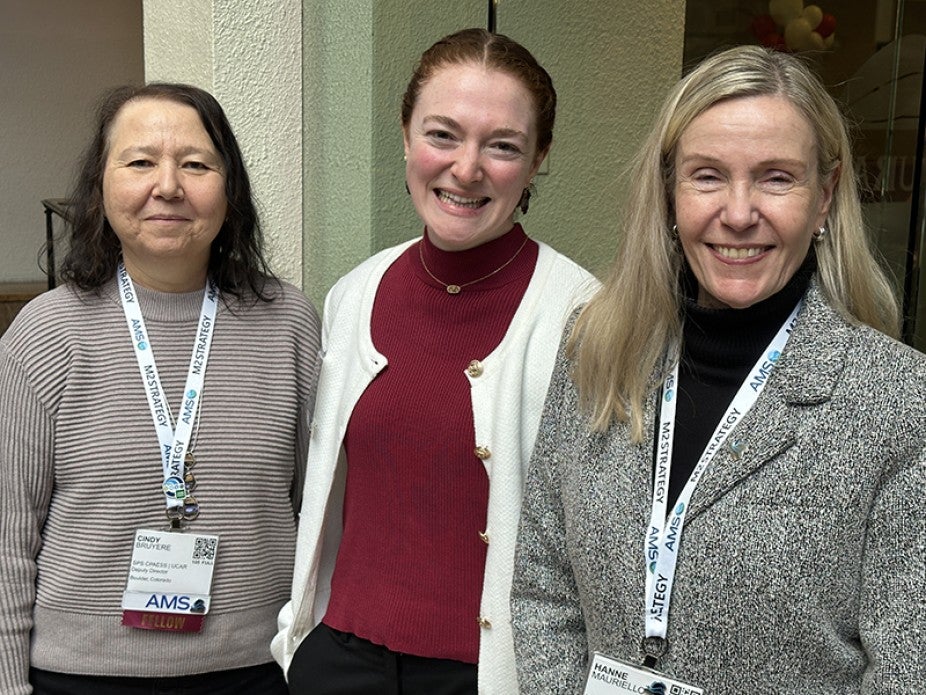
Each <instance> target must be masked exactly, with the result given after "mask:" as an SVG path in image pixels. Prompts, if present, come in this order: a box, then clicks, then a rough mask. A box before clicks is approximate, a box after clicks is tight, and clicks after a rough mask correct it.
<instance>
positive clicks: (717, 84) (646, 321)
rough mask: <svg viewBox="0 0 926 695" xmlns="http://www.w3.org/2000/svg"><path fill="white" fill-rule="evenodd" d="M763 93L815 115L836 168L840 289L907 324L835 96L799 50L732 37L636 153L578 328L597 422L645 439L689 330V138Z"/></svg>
mask: <svg viewBox="0 0 926 695" xmlns="http://www.w3.org/2000/svg"><path fill="white" fill-rule="evenodd" d="M760 95H778V96H782V97H784V98H786V99H788V100H789V101H790V102H791V103H792V104H793V105H794V106H795V107H796V108H797V109H798V110H799V111H800V112H801V113H802V114H803V115H804V117H805V118H807V120H808V122H809V123H810V124H811V127H812V128H813V131H814V133H815V134H816V140H817V152H818V164H817V166H818V172H817V173H818V181H820V182H821V185H822V182H823V181H825V180H826V179H827V177H830V176H832V177H834V178H835V180H836V183H835V187H834V191H833V199H832V202H831V205H830V210H829V215H828V224H827V226H828V227H829V230H830V233H829V235H828V237H827V238H826V239H825V241H824V242H823V243H820V244H818V245H817V246H816V253H817V264H818V267H817V274H818V279H819V282H820V285H821V286H822V289H823V291H824V293H825V294H826V296H827V298H828V300H829V301H830V302H831V303H832V304H833V306H835V307H836V309H837V310H838V311H839V312H840V313H842V314H843V315H844V316H845V317H846V318H847V319H849V320H850V321H853V322H858V323H865V324H868V325H870V326H872V327H874V328H876V329H878V330H880V331H883V332H884V333H887V334H888V335H891V336H894V337H896V336H897V335H898V334H899V326H900V312H899V310H898V307H897V302H896V299H895V298H894V294H893V292H892V289H891V284H890V282H889V281H888V279H887V277H886V276H885V274H884V272H883V271H882V270H881V268H880V266H879V264H878V262H877V260H876V259H875V256H874V254H873V253H872V250H871V248H870V246H869V242H868V239H867V236H866V233H865V229H864V223H863V221H862V210H861V205H860V202H859V197H858V188H857V185H856V177H855V170H854V167H853V162H852V150H851V145H850V142H849V135H848V132H847V128H846V125H845V121H844V120H843V118H842V116H841V114H840V112H839V108H838V107H837V105H836V103H835V101H834V100H833V98H832V97H831V96H830V95H829V94H828V93H827V91H826V89H825V88H824V86H823V84H822V83H821V82H820V81H819V79H818V78H817V77H816V76H815V75H814V74H813V73H812V72H811V71H810V69H809V68H808V67H807V66H806V65H804V64H803V63H802V62H801V61H800V60H798V59H797V58H795V57H793V56H790V55H787V54H784V53H779V52H775V51H770V50H767V49H764V48H761V47H759V46H738V47H736V48H731V49H729V50H726V51H723V52H722V53H718V54H716V55H714V56H712V57H710V58H708V59H707V60H705V61H704V62H702V63H701V64H700V65H699V66H698V67H697V68H695V69H694V70H693V71H692V72H691V73H690V74H688V75H687V76H686V77H684V78H683V79H682V80H681V81H680V82H679V83H678V84H677V85H676V86H675V87H674V88H673V90H672V91H671V92H670V94H669V96H668V98H667V99H666V101H665V103H664V105H663V107H662V110H661V112H660V114H659V116H658V118H657V121H656V124H655V126H654V127H653V129H652V131H651V132H650V134H649V136H648V137H647V139H646V140H645V142H644V144H643V146H642V148H641V149H640V151H639V153H638V154H637V156H636V158H635V159H634V161H633V166H632V169H631V189H630V193H629V196H628V199H627V206H626V208H625V214H624V228H623V240H622V242H621V243H620V245H619V247H618V250H617V254H616V256H615V258H614V261H613V263H612V265H611V268H610V270H609V271H608V274H607V276H606V278H605V280H604V284H603V286H602V287H601V289H600V290H599V291H598V293H597V294H596V295H595V296H594V297H593V298H592V299H591V301H590V302H589V303H588V304H587V305H586V307H585V308H584V309H583V310H582V312H581V314H580V315H579V317H578V320H577V321H576V324H575V326H574V328H573V331H572V334H571V336H570V339H569V344H568V349H569V351H570V354H571V356H572V357H573V359H574V373H573V377H574V379H575V381H576V384H577V387H578V391H579V399H580V403H581V405H582V407H583V408H584V409H585V410H586V411H587V412H588V413H589V414H590V416H591V421H592V426H593V427H594V428H595V429H596V430H604V429H606V428H607V427H608V426H609V425H610V424H611V423H612V422H613V421H614V420H618V421H622V422H627V421H629V422H630V436H631V439H632V440H633V441H640V440H641V439H642V436H643V411H644V401H645V400H646V398H647V396H648V394H650V393H652V392H653V390H654V389H655V388H656V387H657V386H658V384H659V383H660V381H661V378H662V377H663V376H664V374H663V371H664V367H663V364H664V357H665V351H666V348H667V346H668V345H673V344H677V343H678V339H679V338H680V335H681V320H680V310H681V306H680V305H681V300H680V274H681V271H682V267H683V261H684V258H683V255H682V251H681V248H680V246H679V245H678V244H676V243H675V241H674V239H673V238H672V232H671V230H670V228H671V226H672V222H673V220H674V213H673V200H672V191H673V186H674V178H675V171H674V165H675V152H676V147H677V145H678V141H679V138H680V137H681V135H682V133H683V132H684V131H685V129H686V128H687V127H688V125H689V124H690V123H691V122H692V121H693V120H694V119H695V118H697V117H698V116H699V115H700V114H702V113H703V112H704V111H706V110H707V109H708V108H710V107H711V106H713V105H714V104H716V103H718V102H720V101H724V100H727V99H735V98H739V97H748V96H760Z"/></svg>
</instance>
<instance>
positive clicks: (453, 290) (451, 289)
mask: <svg viewBox="0 0 926 695" xmlns="http://www.w3.org/2000/svg"><path fill="white" fill-rule="evenodd" d="M447 294H460V286H459V285H447Z"/></svg>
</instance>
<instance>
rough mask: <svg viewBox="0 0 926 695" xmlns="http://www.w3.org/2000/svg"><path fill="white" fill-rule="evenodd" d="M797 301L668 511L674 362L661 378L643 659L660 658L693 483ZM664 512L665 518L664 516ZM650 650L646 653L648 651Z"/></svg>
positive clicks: (783, 334) (781, 341) (754, 384)
mask: <svg viewBox="0 0 926 695" xmlns="http://www.w3.org/2000/svg"><path fill="white" fill-rule="evenodd" d="M802 304H803V300H802V301H800V302H798V303H797V306H795V307H794V310H793V311H792V312H791V315H790V316H788V318H787V319H786V320H785V322H784V323H783V324H782V326H781V328H780V329H778V333H776V334H775V337H774V338H772V342H771V343H769V345H768V347H767V348H766V349H765V350H764V351H763V352H762V355H761V356H760V357H759V360H758V361H757V362H756V364H755V366H753V368H752V370H751V371H750V372H749V376H747V377H746V380H745V381H744V382H743V383H742V385H741V386H740V388H739V390H738V391H737V392H736V395H735V396H734V397H733V400H732V401H731V402H730V405H729V407H728V408H727V411H726V413H724V415H723V417H722V418H721V419H720V423H719V424H718V425H717V427H716V429H714V433H713V434H712V435H711V438H710V439H709V440H708V443H707V446H706V447H705V448H704V452H703V453H702V454H701V457H700V458H699V459H698V462H697V463H696V464H695V467H694V470H693V471H692V472H691V477H689V478H688V482H687V483H686V484H685V487H684V488H683V489H682V492H681V493H680V494H679V496H678V500H676V502H675V506H674V507H673V508H672V510H671V512H668V499H667V496H668V492H669V485H668V482H669V472H670V470H671V466H672V444H673V440H674V438H675V407H676V403H677V398H676V396H677V385H678V363H677V362H676V363H675V366H674V367H673V368H672V372H671V374H669V376H668V377H666V380H665V382H664V383H663V387H662V406H661V410H660V413H659V432H658V433H657V437H658V445H657V448H656V466H655V476H654V482H653V505H652V511H651V513H650V523H649V531H648V533H647V535H646V544H645V548H644V552H645V562H646V614H645V617H646V638H645V639H644V641H643V644H644V652H647V653H648V657H653V656H661V655H662V654H663V653H665V650H666V641H665V638H666V629H667V627H668V622H669V602H670V600H671V598H672V585H673V582H674V581H675V567H676V563H677V561H678V549H679V544H680V542H681V537H682V530H683V529H684V526H685V515H686V514H687V512H688V505H689V502H690V501H691V496H692V494H693V493H694V490H695V488H696V487H697V485H698V481H699V480H700V479H701V476H702V475H703V474H704V471H705V470H706V469H707V466H708V464H709V463H710V461H711V459H712V458H713V456H714V454H715V453H716V452H717V451H718V449H720V447H721V446H722V445H723V443H724V442H725V441H726V439H727V435H729V434H730V432H732V431H733V429H734V428H735V427H736V425H737V423H738V422H739V421H740V420H742V418H743V417H744V416H745V415H746V413H748V412H749V410H750V408H752V406H753V404H754V403H755V402H756V399H757V398H758V397H759V394H760V393H762V390H763V389H764V388H765V384H766V383H767V382H768V378H769V375H770V374H771V372H772V370H773V369H774V367H775V364H776V363H777V362H778V358H779V357H780V356H781V351H782V350H783V349H784V347H785V343H787V342H788V338H789V337H790V335H791V331H792V330H793V329H794V324H795V322H796V321H797V314H798V312H799V311H800V309H801V306H802ZM667 512H668V515H667ZM650 645H652V648H650Z"/></svg>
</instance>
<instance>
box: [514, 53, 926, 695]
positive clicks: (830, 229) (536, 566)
mask: <svg viewBox="0 0 926 695" xmlns="http://www.w3.org/2000/svg"><path fill="white" fill-rule="evenodd" d="M631 180H632V181H633V186H632V190H631V194H630V198H629V202H628V208H627V209H628V212H627V215H626V224H625V227H624V230H623V232H624V237H623V241H622V243H621V245H620V248H619V250H618V253H617V257H616V258H615V261H614V264H613V267H612V270H611V272H610V274H609V276H608V277H607V279H606V281H605V283H604V286H603V287H602V289H601V290H600V291H599V292H598V294H596V296H595V297H594V298H593V299H592V300H591V301H590V302H589V303H588V305H587V306H586V307H585V308H584V309H583V310H582V311H581V313H580V314H579V316H578V318H577V319H576V320H575V322H574V324H573V325H572V326H571V327H570V328H567V336H568V338H567V340H566V341H565V342H564V347H563V349H562V350H561V353H560V357H559V360H558V363H557V367H556V368H555V371H554V377H553V380H552V382H551V386H550V392H549V394H548V398H547V404H546V409H545V413H544V416H543V419H542V421H541V426H540V435H539V437H538V441H537V446H536V448H535V451H534V456H533V459H532V464H531V471H530V473H529V477H528V482H527V491H526V497H525V501H524V507H523V510H522V518H521V530H520V535H519V542H518V551H517V555H516V560H515V578H514V585H513V589H512V613H513V624H514V634H515V646H516V654H517V657H518V673H519V678H520V681H521V687H522V691H523V692H526V693H540V692H543V693H561V692H562V693H573V692H576V691H577V689H579V688H580V687H581V686H582V684H583V683H585V684H586V691H585V692H587V693H606V692H613V687H614V686H615V685H616V684H618V682H623V683H625V684H628V686H627V687H630V689H632V690H633V688H639V689H637V690H634V692H670V691H671V692H692V693H698V692H702V690H703V692H709V693H711V695H715V694H717V693H733V692H743V691H744V690H746V691H765V692H776V693H792V692H793V693H802V694H806V693H832V692H840V693H842V692H845V693H848V692H865V693H882V692H884V693H886V692H898V691H899V689H900V688H903V687H909V686H910V684H912V683H917V682H922V681H923V677H924V676H926V673H924V668H923V665H922V660H921V658H920V657H919V650H920V649H921V644H919V643H918V642H917V640H916V639H915V638H914V636H915V635H916V634H922V633H923V630H924V629H926V611H924V610H923V606H924V598H926V595H924V584H923V581H922V578H923V576H924V539H926V533H924V522H923V517H922V515H921V514H919V513H918V512H917V509H916V506H917V504H918V500H919V497H920V495H921V494H922V491H923V489H924V484H926V473H924V466H926V453H924V442H926V439H924V434H923V428H922V425H923V422H924V421H926V401H924V390H923V385H924V384H926V360H924V358H923V355H921V354H920V353H917V352H915V351H914V350H912V349H910V348H909V347H907V346H904V345H901V344H899V343H898V342H896V341H895V340H894V339H893V338H894V337H895V336H896V335H897V333H898V327H899V315H898V310H897V305H896V302H895V300H894V298H893V295H892V293H891V289H890V283H889V282H888V280H887V278H886V277H885V275H884V273H883V272H882V271H881V270H880V268H879V266H878V263H877V261H876V259H875V258H874V256H873V254H872V252H871V250H870V248H869V245H868V241H867V239H866V235H865V230H864V226H863V223H862V215H861V208H860V204H859V198H858V192H857V189H856V184H855V174H854V171H853V162H852V153H851V147H850V144H849V138H848V134H847V131H846V127H845V124H844V121H843V120H842V117H841V116H840V114H839V110H838V107H837V106H836V104H835V103H834V101H833V99H832V98H831V97H830V96H829V95H828V94H827V92H826V90H825V88H824V87H823V85H822V84H821V83H820V82H819V80H818V79H817V78H816V77H814V76H813V74H812V73H811V72H810V71H809V69H808V68H807V67H806V66H805V65H804V64H803V63H801V62H800V61H799V60H798V59H796V58H794V57H793V56H789V55H785V54H781V53H775V52H770V51H767V50H765V49H762V48H758V47H745V46H743V47H737V48H733V49H730V50H728V51H725V52H723V53H719V54H717V55H716V56H713V57H712V58H709V59H707V60H706V61H704V62H703V63H702V64H701V65H700V66H699V67H698V68H696V69H695V70H694V71H693V72H692V73H690V74H689V75H688V76H687V77H685V78H684V79H682V80H681V81H680V82H679V84H678V85H677V86H676V87H675V88H674V89H673V90H672V92H671V94H670V95H669V97H668V98H667V100H666V103H665V105H664V107H663V109H662V111H661V113H660V115H659V117H658V120H657V122H656V125H655V127H654V128H653V130H652V132H651V134H650V136H649V137H648V139H647V140H646V142H645V143H644V145H643V147H642V150H641V152H640V155H639V156H638V158H637V160H636V162H635V166H634V169H633V177H632V179H631ZM886 567H889V568H890V570H889V571H885V568H886ZM901 621H903V625H901ZM672 687H676V688H678V689H679V690H672V689H671V688H672ZM685 688H687V690H686V689H685Z"/></svg>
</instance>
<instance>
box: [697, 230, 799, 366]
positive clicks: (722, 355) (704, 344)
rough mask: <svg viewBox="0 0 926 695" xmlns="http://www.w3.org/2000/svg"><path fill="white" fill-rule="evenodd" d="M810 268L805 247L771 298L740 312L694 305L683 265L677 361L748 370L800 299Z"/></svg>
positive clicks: (739, 310) (738, 310)
mask: <svg viewBox="0 0 926 695" xmlns="http://www.w3.org/2000/svg"><path fill="white" fill-rule="evenodd" d="M816 269H817V258H816V254H815V253H814V251H813V247H811V249H810V252H809V253H808V254H807V258H805V259H804V262H803V263H802V264H801V266H800V267H799V268H798V269H797V272H795V273H794V275H793V276H791V279H790V280H789V281H788V282H787V284H786V285H785V286H784V287H783V288H781V290H779V291H778V292H776V293H775V294H773V295H772V296H771V297H769V298H767V299H764V300H762V301H761V302H757V303H756V304H753V305H752V306H750V307H746V308H745V309H731V308H723V309H712V308H706V307H702V306H698V304H697V302H696V301H695V297H696V296H697V286H698V285H697V280H695V279H694V275H693V273H692V272H691V270H690V269H688V268H687V265H686V269H685V275H686V277H684V278H683V288H684V293H685V300H684V305H683V307H682V312H683V329H682V331H683V343H682V359H683V360H684V361H685V362H687V363H688V364H689V365H699V366H701V367H702V368H703V367H710V366H713V367H716V368H718V369H723V370H725V371H730V370H733V369H735V368H737V367H739V368H745V369H748V368H749V367H751V366H752V365H753V364H754V363H755V361H756V359H757V357H758V355H759V353H760V352H761V351H762V350H763V349H764V348H765V347H766V346H767V345H768V344H769V342H770V341H771V339H772V337H773V336H774V335H775V333H776V332H777V331H778V329H779V328H781V324H782V323H784V321H785V319H786V318H787V317H788V314H790V313H791V311H792V310H793V309H794V306H795V305H796V304H797V302H798V301H799V300H800V298H801V297H803V296H804V293H805V292H806V291H807V287H808V285H809V284H810V278H811V277H812V276H813V274H814V272H815V271H816ZM699 371H700V370H699Z"/></svg>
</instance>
